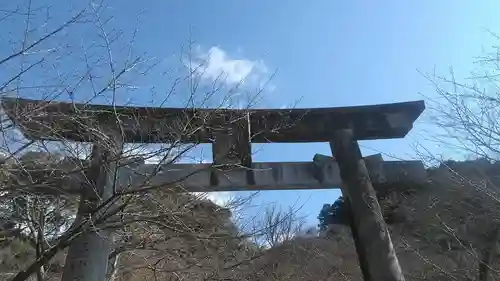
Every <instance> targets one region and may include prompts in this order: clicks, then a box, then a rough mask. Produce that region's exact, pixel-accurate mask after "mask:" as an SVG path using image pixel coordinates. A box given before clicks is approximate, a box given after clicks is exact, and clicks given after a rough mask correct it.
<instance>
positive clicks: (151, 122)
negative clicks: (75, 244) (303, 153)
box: [2, 98, 425, 281]
mask: <svg viewBox="0 0 500 281" xmlns="http://www.w3.org/2000/svg"><path fill="white" fill-rule="evenodd" d="M2 106H3V108H4V110H5V112H6V113H7V114H8V116H9V118H10V119H11V120H12V121H13V122H14V123H15V125H16V126H18V128H19V129H20V130H21V131H22V133H23V134H24V135H25V136H26V137H27V138H29V139H32V140H62V139H67V140H71V141H86V142H94V149H93V155H92V160H91V162H92V163H94V164H91V165H94V167H99V163H102V162H99V161H101V160H100V159H101V158H106V157H110V156H113V155H118V154H120V153H121V147H122V146H123V144H124V143H168V142H170V141H172V140H179V139H180V140H181V141H182V142H183V143H211V144H212V150H213V163H214V164H215V165H223V166H224V165H226V166H227V165H229V166H232V168H231V170H230V171H216V170H214V169H210V165H207V164H173V165H169V166H168V168H166V169H165V171H168V172H163V173H161V172H160V173H158V175H155V176H154V177H152V178H151V179H149V184H158V185H162V184H164V183H165V181H167V182H168V181H170V182H175V181H176V180H179V179H182V181H181V182H180V184H181V185H182V187H183V191H231V190H271V189H311V188H332V186H334V187H341V189H342V192H343V194H344V195H345V196H346V197H347V199H348V200H349V203H350V206H351V210H352V212H351V213H352V216H353V217H352V223H351V230H352V233H353V238H354V241H355V244H356V250H357V253H358V257H359V261H360V266H361V269H362V272H363V276H364V279H365V280H372V281H379V280H380V281H382V280H384V281H396V280H398V281H401V280H404V277H403V274H402V272H401V268H400V266H399V262H398V260H397V257H396V254H395V252H394V249H393V246H392V242H391V238H390V235H389V232H388V229H387V226H386V224H385V222H384V220H383V216H382V213H381V210H380V206H379V204H378V201H377V198H376V194H375V190H374V188H373V185H372V181H371V180H370V175H369V173H368V170H367V168H366V165H365V161H364V160H363V158H362V156H361V152H360V149H359V146H358V143H357V141H358V140H373V139H390V138H402V137H404V136H405V135H406V134H407V133H408V132H409V131H410V130H411V128H412V127H413V123H414V121H415V120H416V119H417V118H418V117H419V116H420V114H421V113H422V112H423V110H424V108H425V105H424V102H423V101H414V102H404V103H393V104H382V105H373V106H353V107H338V108H315V109H272V110H269V109H255V110H231V109H179V108H155V107H119V106H105V105H91V104H73V103H64V102H47V101H39V100H28V99H20V98H3V99H2ZM117 123H118V126H117ZM180 128H183V129H186V128H189V130H188V131H189V132H190V134H184V135H179V132H181V130H179V129H180ZM102 134H106V135H108V137H109V140H111V142H110V143H108V144H107V145H105V146H104V145H102V144H100V143H98V142H96V140H97V139H102V136H99V135H102ZM270 142H273V143H275V142H277V143H280V142H283V143H293V142H300V143H303V142H329V143H330V147H331V150H332V154H333V156H334V157H335V159H336V161H337V163H338V165H336V163H335V162H334V161H333V159H332V161H330V162H329V163H326V164H325V165H320V166H319V167H318V166H317V165H316V164H317V163H318V162H317V161H316V162H298V163H297V162H292V163H253V162H252V157H251V143H270ZM235 165H237V166H235ZM151 167H152V166H151V165H149V166H148V165H142V166H140V167H135V169H131V168H130V167H128V168H123V169H120V170H119V173H120V177H119V178H118V180H119V184H131V185H136V184H138V182H140V181H141V180H142V181H143V180H144V178H145V177H147V175H148V173H149V174H151V173H152V172H153V171H152V170H151ZM137 168H138V169H137ZM90 169H92V166H91V168H90ZM137 170H140V171H141V172H140V173H137ZM196 170H199V171H200V173H193V171H196ZM93 172H94V175H91V176H92V177H94V178H93V179H91V180H93V181H94V182H95V183H100V185H102V187H101V190H100V192H101V194H99V197H101V198H104V199H105V198H106V196H108V197H109V194H110V192H111V191H110V190H109V189H110V188H111V187H110V186H107V184H106V183H107V182H109V177H110V176H113V175H110V173H109V172H110V170H109V169H108V171H106V170H104V169H101V170H100V171H99V168H97V170H95V169H94V170H93ZM191 173H193V175H192V176H190V177H185V178H184V177H183V175H184V176H186V175H189V174H191ZM87 176H88V174H87ZM75 180H76V181H80V180H81V179H78V175H76V176H75ZM86 235H87V236H88V241H87V240H86V242H88V243H94V242H95V241H96V239H97V238H96V237H95V236H94V237H93V238H92V237H91V236H89V235H91V234H86ZM87 236H86V237H87ZM82 239H83V238H82ZM92 239H94V240H92ZM92 241H94V242H92ZM95 243H101V244H102V243H104V242H103V241H100V242H95ZM101 244H99V245H101ZM105 246H106V245H104V244H103V246H102V247H105ZM81 250H82V249H72V248H71V247H70V250H69V253H68V255H71V254H72V253H73V254H76V253H77V252H78V251H81ZM105 256H106V257H107V255H105ZM84 263H85V264H87V265H88V267H91V266H93V267H92V268H93V269H94V270H93V272H88V271H87V272H83V271H82V272H80V273H77V274H79V275H78V276H79V277H81V278H83V280H89V281H100V280H101V278H102V277H101V276H104V275H105V272H106V264H107V263H106V262H105V261H104V255H102V254H100V255H98V254H94V255H93V254H92V253H88V254H87V255H86V260H85V261H84ZM98 263H100V264H98ZM103 264H104V265H103ZM65 270H66V269H65Z"/></svg>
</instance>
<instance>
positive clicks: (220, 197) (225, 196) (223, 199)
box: [191, 191, 232, 207]
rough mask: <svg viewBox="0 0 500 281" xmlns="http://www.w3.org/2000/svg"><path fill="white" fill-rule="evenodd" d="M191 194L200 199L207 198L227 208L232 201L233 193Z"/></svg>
mask: <svg viewBox="0 0 500 281" xmlns="http://www.w3.org/2000/svg"><path fill="white" fill-rule="evenodd" d="M191 193H192V194H193V195H195V196H198V197H200V198H206V199H208V200H210V201H212V202H214V203H215V204H217V205H219V206H221V207H227V205H228V203H230V202H231V199H232V192H230V191H218V192H191Z"/></svg>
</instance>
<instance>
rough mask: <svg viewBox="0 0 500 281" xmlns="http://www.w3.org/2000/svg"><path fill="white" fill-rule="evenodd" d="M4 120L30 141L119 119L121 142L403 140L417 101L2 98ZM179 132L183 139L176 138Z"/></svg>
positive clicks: (72, 136)
mask: <svg viewBox="0 0 500 281" xmlns="http://www.w3.org/2000/svg"><path fill="white" fill-rule="evenodd" d="M2 107H3V109H4V110H5V112H6V113H7V115H8V116H9V118H10V119H11V120H12V121H14V123H15V124H16V125H18V127H19V129H20V130H21V131H22V132H23V133H24V135H25V136H26V137H28V138H30V139H45V140H60V139H62V138H65V139H68V140H73V141H88V138H89V134H88V130H87V128H94V126H95V125H96V124H98V123H102V122H105V121H106V120H110V118H113V119H114V120H116V118H118V119H119V120H120V121H121V124H122V129H123V130H124V138H125V139H124V141H125V142H127V143H134V142H137V143H161V142H165V143H166V142H170V141H171V140H172V139H175V140H177V139H178V138H181V139H182V141H183V142H186V143H212V142H213V140H214V137H215V135H216V132H220V131H221V130H222V131H224V130H226V131H227V130H230V127H232V128H234V127H240V128H241V129H242V130H244V131H246V134H248V132H249V133H250V140H249V141H250V142H253V143H268V142H287V143H294V142H296V143H300V142H328V141H330V140H331V132H332V130H335V129H345V128H350V129H353V130H354V134H355V138H356V139H357V140H370V139H389V138H401V137H404V136H405V135H406V134H407V133H408V132H409V131H410V130H411V128H412V126H413V122H414V121H415V120H416V119H417V118H418V117H419V116H420V114H421V113H422V112H423V110H424V108H425V105H424V102H423V101H412V102H401V103H392V104H379V105H368V106H351V107H332V108H305V109H249V110H245V109H243V110H241V109H197V108H196V109H193V108H159V107H126V106H116V107H113V106H110V105H95V104H73V103H67V102H56V101H42V100H30V99H22V98H14V97H4V98H2ZM180 131H182V132H183V133H182V134H183V135H182V136H179V132H180Z"/></svg>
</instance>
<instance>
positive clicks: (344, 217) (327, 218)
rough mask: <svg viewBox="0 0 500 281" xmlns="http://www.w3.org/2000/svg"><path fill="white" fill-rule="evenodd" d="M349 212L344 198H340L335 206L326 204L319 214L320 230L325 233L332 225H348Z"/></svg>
mask: <svg viewBox="0 0 500 281" xmlns="http://www.w3.org/2000/svg"><path fill="white" fill-rule="evenodd" d="M348 212H349V210H347V208H346V204H345V200H344V197H342V196H340V197H339V198H338V199H337V200H335V202H334V203H333V204H324V205H323V208H322V209H321V211H320V212H319V215H318V220H319V224H318V227H319V230H320V231H324V230H326V228H327V227H328V225H331V224H342V225H347V224H348V223H349V213H348Z"/></svg>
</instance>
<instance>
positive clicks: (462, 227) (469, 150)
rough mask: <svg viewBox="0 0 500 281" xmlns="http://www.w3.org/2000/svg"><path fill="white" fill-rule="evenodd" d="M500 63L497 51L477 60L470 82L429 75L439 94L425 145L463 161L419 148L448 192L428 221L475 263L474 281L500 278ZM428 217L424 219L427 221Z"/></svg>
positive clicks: (431, 104) (432, 103)
mask: <svg viewBox="0 0 500 281" xmlns="http://www.w3.org/2000/svg"><path fill="white" fill-rule="evenodd" d="M492 36H495V37H497V36H496V35H495V34H493V33H492ZM497 38H498V37H497ZM491 51H492V52H491ZM499 63H500V61H499V53H498V48H497V47H494V48H492V49H491V50H488V51H485V53H484V54H483V55H481V56H479V57H478V58H477V59H476V65H477V69H476V70H474V71H473V72H472V73H471V75H470V76H469V77H456V76H455V74H454V72H453V70H452V71H450V74H449V75H447V76H439V75H436V74H435V73H432V74H424V76H425V77H426V78H427V79H428V81H430V82H431V83H432V85H434V88H435V89H436V92H437V97H427V99H428V102H427V107H428V109H427V111H428V116H429V117H430V120H431V121H430V125H431V130H432V132H430V133H428V134H426V136H427V139H426V141H427V143H431V144H433V143H437V144H439V146H440V147H443V148H444V149H445V150H447V152H448V154H449V153H450V152H451V153H453V154H454V155H455V157H457V158H458V160H459V161H458V162H455V161H446V159H442V158H441V157H438V156H436V155H435V154H433V153H431V152H430V151H428V150H426V147H425V146H424V145H421V146H419V147H418V151H419V152H420V155H421V156H422V158H423V159H424V160H425V161H428V163H432V164H434V165H436V164H437V165H439V167H440V168H439V169H435V171H434V172H433V173H432V178H433V180H434V182H435V184H436V185H439V186H446V189H445V190H440V191H438V190H436V191H433V194H434V198H435V200H434V203H433V204H435V205H436V208H435V209H434V210H433V211H432V212H433V213H432V215H431V214H430V213H429V215H431V216H432V217H433V218H432V219H430V217H427V218H428V219H429V220H428V222H429V223H431V222H432V224H435V226H437V227H436V229H438V231H440V232H442V233H445V234H446V235H445V237H447V238H442V241H441V242H440V243H444V244H442V245H448V246H443V247H445V248H446V247H455V246H456V247H459V248H460V249H462V250H464V251H463V252H465V255H466V256H468V258H460V259H462V261H463V260H464V259H468V265H470V264H471V263H472V262H471V261H476V262H475V263H476V264H477V269H476V270H477V271H476V272H472V273H471V272H467V273H466V275H467V276H468V278H478V279H475V280H492V279H490V278H497V277H493V276H498V272H499V271H498V266H497V263H498V260H497V255H498V253H497V246H496V245H497V243H498V225H499V218H500V216H499V214H498V203H499V200H498V199H499V198H500V197H499V196H498V195H499V193H498V192H499V191H500V189H499V188H498V186H499V182H498V170H497V167H498V163H499V162H498V160H499V155H500V154H499V153H498V152H499V148H500V146H499V145H500V142H499V139H500V138H499V134H500V130H499V128H500V123H499V121H498V120H499V118H498V117H499V108H500V96H499V91H498V86H499V85H500V84H499V81H498V73H499V70H500V64H499ZM425 213H428V212H423V213H421V214H420V215H421V218H422V219H423V218H424V217H426V215H425ZM473 225H474V226H473ZM433 235H435V237H437V236H440V235H437V234H436V233H434V234H433ZM436 235H437V236H436ZM440 237H441V236H440ZM445 240H446V241H447V242H444V241H445ZM438 245H441V244H438ZM450 258H452V257H450ZM469 268H470V267H469ZM460 274H465V273H460ZM476 276H477V277H476Z"/></svg>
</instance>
